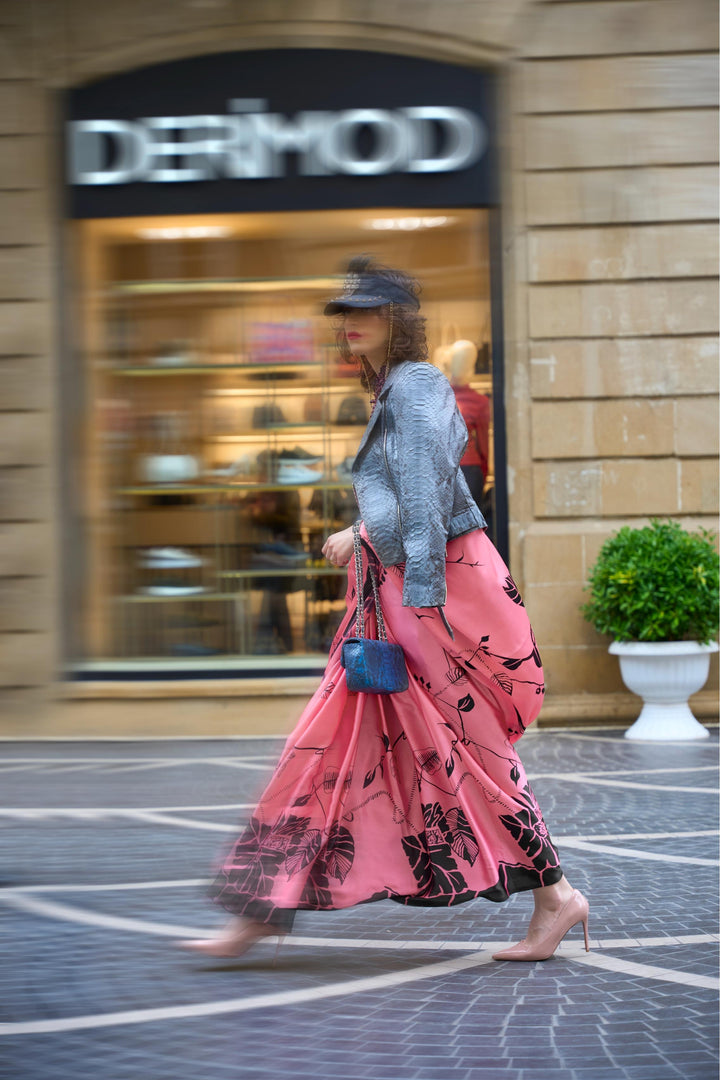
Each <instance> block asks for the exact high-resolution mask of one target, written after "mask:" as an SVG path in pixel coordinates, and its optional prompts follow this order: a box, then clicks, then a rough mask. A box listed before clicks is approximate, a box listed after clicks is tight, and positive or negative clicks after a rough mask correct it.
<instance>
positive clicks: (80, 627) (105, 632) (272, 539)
mask: <svg viewBox="0 0 720 1080" xmlns="http://www.w3.org/2000/svg"><path fill="white" fill-rule="evenodd" d="M71 229H72V250H73V253H74V261H73V284H72V288H73V298H72V303H73V307H74V312H75V314H76V318H75V319H74V320H73V328H74V332H73V338H74V341H73V348H72V353H73V356H74V358H75V359H74V367H73V373H74V375H73V377H74V378H75V379H76V380H77V382H78V400H81V401H82V403H83V404H82V410H81V413H80V415H81V418H82V419H81V424H80V428H81V430H80V432H79V435H78V437H77V439H76V445H75V447H74V448H73V460H72V461H71V463H70V467H71V483H72V485H73V487H74V493H75V497H74V498H73V499H72V500H71V505H72V506H74V507H75V511H74V513H75V516H76V518H77V520H76V521H75V522H74V523H71V529H70V532H71V533H72V534H73V535H75V536H76V537H77V538H78V542H77V543H76V544H73V545H70V548H71V550H70V551H69V558H74V559H76V560H77V561H78V567H76V568H75V569H76V575H75V576H76V577H77V578H78V580H80V581H81V589H80V593H81V595H80V596H79V597H78V602H77V604H75V605H74V608H75V610H74V611H73V612H72V613H71V618H72V619H73V620H74V626H73V634H72V639H73V640H74V641H76V642H77V643H78V646H77V650H76V651H77V653H78V655H77V656H75V657H74V658H73V662H74V665H75V670H76V672H79V673H81V675H82V673H83V672H85V673H86V674H87V673H92V671H97V670H99V669H100V668H102V669H103V670H106V669H107V670H112V671H115V672H124V673H125V674H126V675H127V677H133V675H134V674H135V675H137V676H138V677H143V676H144V675H145V676H152V675H153V674H158V675H159V674H162V673H165V674H167V673H168V672H172V671H175V672H193V673H195V674H197V675H200V676H202V675H203V673H218V672H222V673H224V674H226V675H227V674H231V673H232V672H238V673H243V672H244V673H247V672H251V671H253V672H254V671H266V672H267V671H269V672H272V671H273V670H278V671H279V672H281V671H283V670H296V671H300V670H306V668H307V667H308V665H310V666H312V664H313V663H314V664H315V665H317V663H318V662H319V661H320V660H321V658H322V657H323V656H324V655H326V654H327V650H328V648H329V646H330V643H331V641H332V638H333V636H334V633H335V631H336V629H337V626H338V625H339V622H340V620H341V618H342V614H343V612H344V608H345V603H344V598H345V591H346V584H347V574H346V571H344V570H338V569H336V568H333V567H330V566H329V565H328V564H327V563H326V562H325V560H324V559H323V558H322V555H321V552H320V549H321V547H322V544H323V542H324V540H325V538H326V537H327V535H329V534H330V533H331V532H334V531H337V530H338V529H341V528H344V527H345V526H347V525H348V524H350V523H351V522H352V521H353V520H354V519H355V517H356V516H357V508H356V505H355V501H354V496H353V492H352V486H351V482H350V468H351V466H352V461H353V458H354V455H355V452H356V449H357V446H358V443H359V441H360V438H361V436H362V432H363V429H364V427H365V424H366V422H367V419H368V416H369V395H368V394H367V393H366V392H365V391H363V390H362V388H361V386H360V384H359V381H358V377H357V374H358V373H357V368H356V367H355V366H354V365H349V364H345V363H343V362H342V360H341V358H340V355H339V353H338V351H337V347H336V343H335V336H336V329H335V328H334V327H333V326H332V325H331V322H330V321H329V320H328V319H326V318H325V317H324V316H323V315H322V308H323V303H324V301H325V300H326V299H327V298H328V297H329V296H331V295H333V294H334V293H336V292H337V291H338V287H339V286H340V285H341V284H342V280H343V268H344V266H345V265H346V264H347V261H348V259H349V258H350V257H351V256H352V255H354V254H357V253H359V252H369V253H372V254H373V255H375V256H376V257H377V258H378V259H379V260H380V261H381V262H383V263H385V264H389V265H391V266H399V267H401V268H403V269H405V270H407V271H409V272H410V273H412V274H413V275H414V276H416V277H417V278H418V279H419V280H420V282H421V284H422V294H421V301H422V310H423V314H424V315H425V317H426V320H427V336H428V344H429V357H430V361H431V362H433V363H435V364H436V365H437V366H439V367H440V368H441V369H442V370H444V371H445V373H446V374H447V375H448V377H450V378H451V379H452V380H453V381H454V382H455V383H458V382H459V383H461V384H462V385H464V386H465V387H466V393H467V389H468V388H469V389H470V390H472V391H474V392H475V394H477V395H479V396H480V397H482V398H484V399H487V401H488V402H491V401H492V371H491V364H490V355H491V341H490V302H491V297H490V259H489V240H488V213H487V211H484V210H478V209H472V210H470V209H460V210H458V209H452V210H443V209H437V208H432V209H427V210H422V209H421V210H417V209H412V210H404V209H397V208H383V209H377V208H373V209H371V210H343V211H322V212H314V211H306V212H293V213H272V214H227V215H198V216H183V217H172V218H171V217H161V218H157V217H154V218H114V219H102V220H91V221H82V222H76V223H73V225H72V227H71ZM487 412H488V413H489V415H490V421H489V430H488V431H487V432H486V433H485V439H486V443H487V446H486V458H487V465H486V466H485V467H484V470H483V471H484V472H485V474H486V475H485V476H484V487H483V484H482V481H481V483H480V487H479V489H478V490H479V491H482V495H478V496H477V498H478V499H481V500H482V508H483V510H484V512H485V513H486V516H487V518H488V521H489V524H490V528H491V531H492V528H493V490H494V477H493V453H492V448H493V432H492V409H491V408H487ZM474 434H475V433H474V432H472V431H471V435H473V436H474ZM488 448H489V449H488ZM73 530H74V532H73Z"/></svg>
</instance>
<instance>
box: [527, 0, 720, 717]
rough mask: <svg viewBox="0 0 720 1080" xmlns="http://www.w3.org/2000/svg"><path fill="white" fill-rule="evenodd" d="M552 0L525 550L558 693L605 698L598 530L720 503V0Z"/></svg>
mask: <svg viewBox="0 0 720 1080" xmlns="http://www.w3.org/2000/svg"><path fill="white" fill-rule="evenodd" d="M537 10H539V11H540V17H539V20H538V22H537V23H536V25H535V31H536V32H535V34H534V35H533V37H532V40H531V41H528V42H527V44H526V45H525V48H524V49H523V57H522V59H518V60H517V62H516V67H517V68H518V69H519V79H520V89H519V91H518V103H519V104H518V108H517V113H518V114H520V115H522V123H523V124H524V132H525V138H524V145H523V146H522V148H521V150H520V151H519V155H520V161H519V163H518V168H519V170H520V171H521V172H522V176H523V189H522V193H523V195H524V199H525V202H524V210H525V214H524V217H525V220H524V222H522V224H520V234H521V235H522V236H523V237H524V238H525V240H526V252H525V257H526V262H525V269H526V272H525V275H524V281H525V298H526V310H525V322H524V325H525V328H526V348H527V353H526V354H524V353H523V357H522V358H523V359H524V358H525V355H526V357H527V363H528V367H527V371H526V375H527V379H526V380H520V385H521V387H522V390H523V391H524V392H526V396H527V402H528V403H527V407H526V409H525V410H524V412H523V414H522V422H524V423H525V424H527V426H528V428H529V432H530V434H529V440H530V453H529V457H530V461H531V465H530V469H529V475H527V476H526V482H527V483H528V485H529V487H530V489H531V494H530V495H529V496H528V497H527V499H526V500H525V501H523V503H522V504H521V502H520V500H516V501H515V503H514V504H513V503H511V506H513V507H518V508H519V509H521V516H518V517H515V514H514V513H513V514H512V516H513V518H514V520H513V523H512V534H513V539H514V565H517V566H518V570H519V576H520V577H521V579H522V580H523V582H524V588H525V599H526V603H527V605H528V608H529V610H530V613H531V617H532V619H533V623H534V626H535V630H536V635H537V637H538V640H539V641H540V642H541V644H542V653H543V658H544V661H545V665H546V673H547V678H548V691H549V693H548V704H549V706H550V707H551V709H552V708H553V702H554V703H555V704H556V705H558V706H559V708H557V709H555V710H554V711H556V712H557V714H558V715H560V714H563V713H564V714H565V715H568V714H569V713H572V712H573V709H574V710H576V712H577V713H578V715H580V714H583V713H584V714H585V715H587V714H588V713H589V714H592V710H593V708H594V706H593V703H592V702H591V701H590V700H589V699H588V697H587V695H599V697H598V698H597V699H596V700H597V701H598V702H600V700H601V698H603V697H604V698H607V697H608V695H609V694H612V693H613V692H615V693H619V692H620V691H621V690H622V684H621V682H620V679H619V674H618V670H617V665H616V662H615V661H614V659H611V658H609V657H608V655H607V651H606V650H607V640H606V639H605V638H602V637H600V636H599V635H597V634H596V633H595V632H594V631H593V630H592V629H591V628H590V627H589V626H588V625H587V624H586V623H584V621H583V619H582V617H581V615H580V613H579V605H580V603H581V602H582V599H583V584H584V582H585V581H586V580H587V574H588V570H589V568H590V566H591V565H592V562H593V560H594V558H595V557H596V555H597V551H598V549H599V547H600V545H601V544H602V542H603V541H604V540H605V539H606V538H607V537H608V536H609V535H611V533H612V532H614V531H615V530H616V529H617V528H619V527H620V526H621V525H623V524H644V523H645V521H646V520H647V518H648V517H650V516H652V515H658V516H665V515H669V516H673V517H677V518H680V519H681V520H682V521H683V523H684V524H686V525H687V526H689V527H695V526H697V525H698V524H703V525H706V526H709V527H714V524H715V515H716V514H717V511H718V485H717V455H718V423H717V421H718V398H717V395H718V348H717V329H718V286H717V268H718V234H717V225H716V222H717V169H716V166H717V160H718V138H717V50H716V42H717V30H716V24H717V9H716V7H715V6H714V5H713V4H708V3H704V2H703V0H695V2H690V3H688V4H685V5H683V4H677V3H675V2H674V0H659V2H657V3H645V2H644V0H627V2H609V3H605V2H597V3H582V2H581V3H545V4H541V5H539V6H538V9H537ZM518 122H519V121H518ZM522 217H523V213H522V211H519V212H518V213H517V214H516V215H515V218H514V221H515V223H518V219H522ZM517 276H518V279H521V278H522V274H520V273H519V274H518V275H517ZM518 285H520V280H518ZM509 459H510V461H511V462H512V460H513V458H512V451H510V453H509ZM583 699H584V700H583ZM631 707H634V705H633V704H632V703H631Z"/></svg>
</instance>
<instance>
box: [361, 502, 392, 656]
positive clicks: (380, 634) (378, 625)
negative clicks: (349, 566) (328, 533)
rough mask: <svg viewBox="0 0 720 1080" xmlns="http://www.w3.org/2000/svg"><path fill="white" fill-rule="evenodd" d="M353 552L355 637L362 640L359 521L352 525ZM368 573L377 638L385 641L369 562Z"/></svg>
mask: <svg viewBox="0 0 720 1080" xmlns="http://www.w3.org/2000/svg"><path fill="white" fill-rule="evenodd" d="M353 551H354V553H355V581H356V595H357V618H356V620H355V636H356V637H359V638H364V637H365V604H364V601H363V582H362V544H361V541H360V522H359V521H356V522H355V523H354V525H353ZM368 571H369V573H370V583H371V585H372V591H373V596H374V597H375V619H376V621H377V630H378V638H379V639H380V641H387V634H386V633H385V620H384V619H383V613H382V608H381V606H380V596H379V594H378V587H377V581H376V580H375V571H374V570H373V568H372V565H371V563H370V562H369V561H368Z"/></svg>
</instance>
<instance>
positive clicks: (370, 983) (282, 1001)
mask: <svg viewBox="0 0 720 1080" xmlns="http://www.w3.org/2000/svg"><path fill="white" fill-rule="evenodd" d="M491 963H493V959H492V956H491V955H490V953H480V954H478V955H474V956H459V957H456V958H455V959H453V960H442V961H440V962H439V963H434V964H423V965H422V966H421V967H417V968H414V969H413V970H411V971H397V972H392V973H389V974H385V975H373V976H371V977H370V978H365V979H350V980H348V981H346V982H338V983H328V985H327V986H308V987H305V988H303V989H302V990H285V991H280V992H279V993H274V994H258V995H256V996H255V997H247V996H245V997H241V998H230V999H229V1000H227V1001H208V1002H203V1003H202V1004H197V1005H171V1006H167V1007H164V1008H155V1009H132V1010H128V1011H125V1012H115V1013H105V1014H99V1015H90V1016H72V1017H67V1018H58V1019H56V1020H30V1021H21V1022H20V1023H10V1024H0V1035H40V1034H46V1033H49V1032H58V1031H86V1030H87V1029H89V1028H101V1027H115V1026H117V1025H120V1024H147V1023H153V1022H157V1021H161V1020H186V1019H189V1018H191V1017H199V1016H219V1015H221V1014H223V1013H238V1012H249V1011H251V1010H253V1009H272V1008H277V1007H278V1006H282V1005H304V1004H307V1003H308V1002H313V1001H322V1000H323V999H327V998H333V997H343V996H345V995H347V994H361V993H367V992H368V991H372V990H380V991H382V990H387V989H388V988H389V987H391V986H403V985H406V984H408V983H415V982H421V981H422V980H423V979H437V978H440V977H441V976H443V975H454V974H456V973H457V972H459V971H467V970H468V969H469V968H475V967H482V966H483V965H485V964H491Z"/></svg>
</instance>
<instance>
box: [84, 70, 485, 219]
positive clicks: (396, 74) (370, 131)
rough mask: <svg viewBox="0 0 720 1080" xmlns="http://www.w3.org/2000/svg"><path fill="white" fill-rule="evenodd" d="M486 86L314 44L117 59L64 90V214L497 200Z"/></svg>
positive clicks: (466, 77) (458, 75) (464, 74)
mask: <svg viewBox="0 0 720 1080" xmlns="http://www.w3.org/2000/svg"><path fill="white" fill-rule="evenodd" d="M493 85H494V84H493V80H492V76H491V75H490V74H489V73H488V72H483V71H479V70H476V69H472V68H465V67H458V66H455V65H450V64H439V63H434V62H431V61H426V60H418V59H414V58H412V57H401V56H391V55H388V54H383V53H368V52H358V51H348V50H324V49H314V50H306V49H305V50H303V49H291V50H273V51H269V50H265V51H251V52H247V53H224V54H221V55H219V56H217V55H216V56H207V57H199V58H195V59H191V60H181V61H177V62H174V63H170V64H162V65H158V66H155V67H152V68H144V69H141V70H139V71H133V72H128V73H127V74H125V75H120V76H116V77H113V78H111V79H106V80H103V81H101V82H98V83H93V84H91V85H89V86H87V87H82V88H78V89H75V90H72V91H70V92H69V93H68V94H67V96H66V122H65V174H66V177H67V182H68V185H69V190H70V212H71V216H73V217H94V216H97V217H118V216H126V215H131V214H156V213H164V214H167V213H182V212H202V211H206V212H211V211H243V210H248V211H250V210H282V209H324V208H331V207H345V206H347V207H352V206H373V205H376V206H380V205H402V206H432V205H438V206H440V205H442V206H448V205H465V206H467V205H475V206H480V205H492V204H493V203H494V202H495V201H496V199H495V172H496V170H495V167H494V160H495V138H494V135H493V118H494V105H493ZM263 182H264V183H263Z"/></svg>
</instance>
